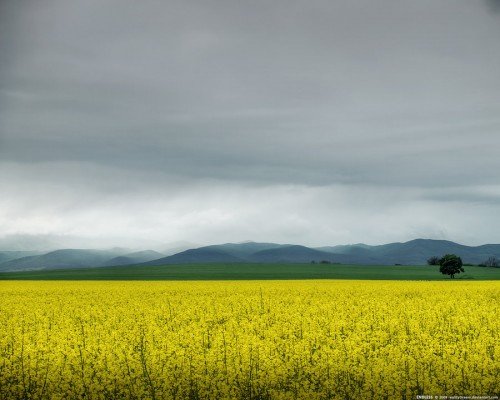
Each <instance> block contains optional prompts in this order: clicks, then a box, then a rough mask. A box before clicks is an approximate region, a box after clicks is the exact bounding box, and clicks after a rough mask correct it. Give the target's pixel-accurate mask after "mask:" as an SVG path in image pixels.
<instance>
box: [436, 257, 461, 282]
mask: <svg viewBox="0 0 500 400" xmlns="http://www.w3.org/2000/svg"><path fill="white" fill-rule="evenodd" d="M439 272H441V273H442V274H443V275H450V278H452V279H453V278H455V274H459V273H460V272H465V271H464V268H463V264H462V259H461V258H460V257H458V256H456V255H455V254H446V255H444V256H443V257H441V259H440V260H439Z"/></svg>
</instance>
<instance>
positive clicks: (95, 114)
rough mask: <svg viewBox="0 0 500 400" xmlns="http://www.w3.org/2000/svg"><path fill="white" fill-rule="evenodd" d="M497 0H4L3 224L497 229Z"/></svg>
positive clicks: (113, 238) (22, 234)
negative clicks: (234, 0) (237, 0)
mask: <svg viewBox="0 0 500 400" xmlns="http://www.w3.org/2000/svg"><path fill="white" fill-rule="evenodd" d="M499 4H500V2H499V1H493V0H489V1H486V0H481V1H467V0H442V1H438V2H436V1H431V0H423V1H418V2H415V1H409V0H408V1H406V0H405V1H391V0H380V1H377V2H372V1H368V0H364V1H356V2H353V1H351V0H336V1H320V0H318V1H314V0H313V1H310V0H307V1H305V0H299V1H294V2H290V1H284V0H273V1H256V2H232V1H223V0H208V1H206V0H204V1H201V0H200V1H196V0H194V1H172V0H169V1H153V0H145V1H140V2H137V1H132V0H119V1H118V0H75V1H71V2H68V1H63V0H36V1H35V0H31V1H23V2H20V1H16V0H5V1H2V2H0V51H1V53H2V57H1V58H0V227H1V231H0V236H1V237H0V239H1V240H4V241H5V243H11V244H12V245H11V246H10V247H9V248H8V249H10V250H26V248H24V247H26V246H22V245H21V244H22V241H23V240H25V241H28V242H29V241H30V240H31V243H35V242H36V243H38V245H39V246H38V247H37V246H34V247H33V246H32V247H31V248H29V250H37V249H39V248H40V249H42V248H43V249H46V248H61V247H64V246H74V247H77V248H83V247H87V248H88V247H92V248H97V247H99V248H102V247H105V246H125V247H131V248H135V249H146V248H154V249H156V250H159V251H160V252H162V253H163V249H165V248H166V247H168V246H167V244H168V243H172V242H176V243H178V242H183V241H188V242H190V243H196V244H199V245H206V244H215V243H224V242H239V241H245V240H249V239H251V240H256V241H259V242H275V243H300V244H303V245H306V246H313V247H318V246H325V245H334V244H345V243H359V242H363V243H368V244H382V243H389V242H395V241H406V240H410V239H414V238H421V237H422V238H432V239H447V240H453V241H456V242H459V243H464V244H467V245H479V244H484V243H498V242H499V241H500V238H499V236H498V221H497V220H496V219H495V218H494V217H495V216H497V215H500V182H499V175H498V171H499V170H500V156H499V148H500V117H499V116H500V73H499V72H498V71H499V70H500V46H499V45H498V43H499V41H500V7H499ZM51 240H52V241H53V242H54V243H55V244H53V245H51V244H50V241H51ZM9 241H10V242H9ZM44 241H45V242H44ZM62 242H63V243H65V245H64V246H61V245H60V244H61V243H62ZM20 243H21V244H20ZM171 247H175V246H171ZM179 247H184V248H189V247H195V246H184V245H181V246H179ZM4 249H6V248H4Z"/></svg>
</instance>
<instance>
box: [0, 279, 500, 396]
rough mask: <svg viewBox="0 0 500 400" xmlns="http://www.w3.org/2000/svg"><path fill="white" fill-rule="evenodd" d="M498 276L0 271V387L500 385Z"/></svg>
mask: <svg viewBox="0 0 500 400" xmlns="http://www.w3.org/2000/svg"><path fill="white" fill-rule="evenodd" d="M499 294H500V290H499V286H498V283H496V282H391V281H279V282H278V281H246V282H241V281H240V282H2V284H1V286H0V399H49V398H50V399H68V398H85V399H111V398H116V399H122V398H128V399H186V398H191V399H297V398H298V399H369V398H374V399H384V398H389V399H392V398H397V399H400V398H406V399H414V398H416V396H417V395H426V394H433V395H448V396H453V395H463V396H467V395H469V396H475V395H490V396H492V395H498V394H499V392H500V368H499V365H500V364H499V362H498V360H499V355H500V342H499V340H498V332H500V318H499V308H500V306H499V304H500V302H499Z"/></svg>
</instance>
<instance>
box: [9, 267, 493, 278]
mask: <svg viewBox="0 0 500 400" xmlns="http://www.w3.org/2000/svg"><path fill="white" fill-rule="evenodd" d="M11 279H20V280H254V279H255V280H257V279H386V280H450V281H451V279H450V278H449V277H448V276H445V275H442V274H440V273H439V269H438V267H435V266H399V265H398V266H387V265H386V266H374V265H337V264H196V265H164V266H154V267H152V266H126V267H123V266H120V267H104V268H86V269H71V270H53V271H29V272H4V273H0V280H11ZM491 279H500V268H486V267H465V273H462V274H459V275H457V276H456V278H455V280H491Z"/></svg>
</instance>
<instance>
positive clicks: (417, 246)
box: [0, 239, 500, 272]
mask: <svg viewBox="0 0 500 400" xmlns="http://www.w3.org/2000/svg"><path fill="white" fill-rule="evenodd" d="M5 253H16V255H17V256H19V255H22V254H21V253H20V252H2V253H0V257H1V256H2V254H5ZM447 253H454V254H457V255H459V256H460V257H462V260H463V261H464V263H471V264H479V263H481V262H484V261H485V260H487V259H488V258H489V257H491V256H493V257H497V258H498V259H500V245H499V244H486V245H482V246H476V247H474V246H465V245H461V244H458V243H454V242H450V241H446V240H430V239H415V240H411V241H408V242H404V243H389V244H384V245H378V246H369V245H366V244H353V245H342V246H325V247H319V248H311V247H306V246H300V245H290V244H277V243H256V242H245V243H225V244H218V245H210V246H205V247H199V248H194V249H189V250H185V251H181V252H179V253H177V254H173V255H170V256H167V257H164V256H163V255H162V254H161V253H158V252H155V251H152V250H144V251H139V252H133V253H130V252H129V251H127V250H125V249H112V250H79V249H66V250H57V251H52V252H50V253H47V254H42V255H31V256H26V257H21V258H17V259H8V260H5V259H4V262H0V272H2V271H4V272H6V271H29V270H47V269H65V268H73V269H74V268H83V267H103V266H124V265H143V266H159V265H173V264H179V265H183V264H215V263H220V264H235V263H254V264H258V263H259V264H260V263H267V264H272V263H285V264H293V263H295V264H296V263H311V262H315V263H319V262H321V261H328V262H331V263H342V264H362V265H394V264H402V265H424V264H426V261H427V259H428V258H429V257H431V256H438V257H439V256H442V255H444V254H447ZM12 256H14V254H10V255H9V254H7V255H4V257H12ZM0 260H1V258H0Z"/></svg>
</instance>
